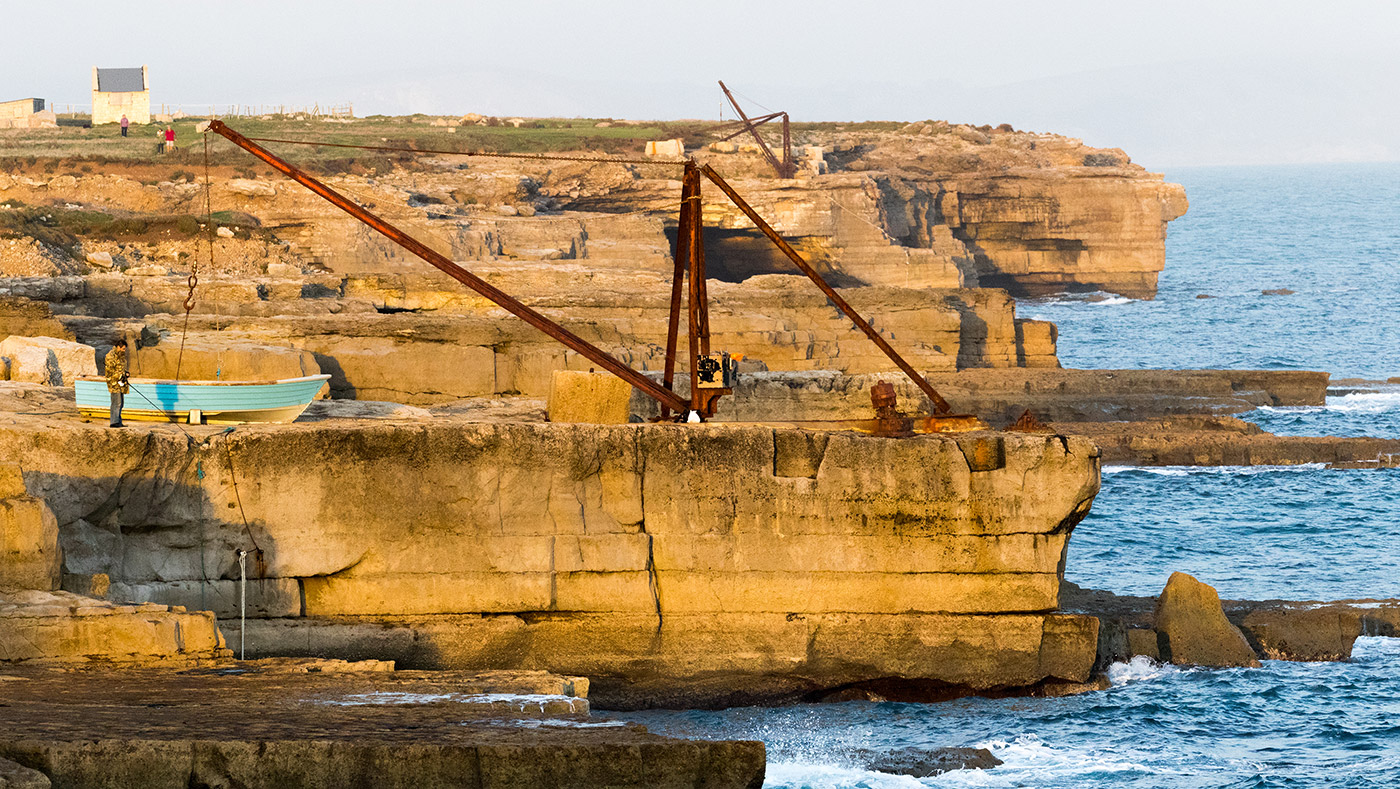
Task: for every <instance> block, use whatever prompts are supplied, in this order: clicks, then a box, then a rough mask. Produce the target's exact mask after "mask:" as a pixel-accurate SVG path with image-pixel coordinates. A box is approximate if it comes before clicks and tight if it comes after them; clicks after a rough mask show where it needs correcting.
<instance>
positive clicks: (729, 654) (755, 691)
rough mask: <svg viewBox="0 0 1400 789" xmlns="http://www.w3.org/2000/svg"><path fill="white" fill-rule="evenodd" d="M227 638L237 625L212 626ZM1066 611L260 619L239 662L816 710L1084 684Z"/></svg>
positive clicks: (1084, 658)
mask: <svg viewBox="0 0 1400 789" xmlns="http://www.w3.org/2000/svg"><path fill="white" fill-rule="evenodd" d="M225 627H226V636H227V637H229V638H236V637H237V636H236V633H237V630H236V628H237V623H236V622H228V623H225ZM1097 639H1098V620H1097V619H1095V618H1093V617H1091V616H1082V615H1074V614H1004V615H952V614H883V615H871V614H827V615H799V614H756V613H747V614H726V615H715V614H708V613H707V614H698V615H697V614H688V615H668V616H666V617H665V618H664V619H663V621H662V622H661V624H660V626H658V623H657V620H656V618H655V617H652V616H646V615H630V616H628V615H618V614H534V615H496V616H437V617H402V618H399V617H395V618H386V617H376V618H368V617H341V618H336V619H333V620H331V619H305V618H298V619H267V620H256V621H250V622H249V623H248V643H249V644H250V645H252V649H253V651H252V652H250V656H262V655H306V656H333V657H339V658H344V659H352V660H353V659H362V658H364V657H368V656H371V655H372V656H377V657H389V658H391V659H393V660H395V661H396V662H397V663H398V664H399V665H400V666H404V667H410V668H452V669H462V670H472V669H479V668H482V667H500V668H523V667H530V668H542V669H545V670H550V671H559V670H563V669H562V667H564V666H569V667H571V668H570V669H569V670H570V671H577V672H578V673H582V674H585V675H587V676H588V677H590V680H591V691H590V693H591V698H592V700H593V702H594V704H596V705H597V706H599V707H600V708H606V709H638V708H646V707H670V708H720V707H732V706H746V705H754V704H780V703H791V702H798V701H817V700H823V699H825V698H827V697H828V696H829V695H830V694H831V693H832V692H833V691H839V690H842V689H846V688H857V687H858V688H864V687H870V688H878V690H879V693H880V695H881V696H882V697H884V698H889V699H893V700H919V701H932V700H938V699H945V698H955V697H958V696H965V695H970V694H993V695H995V694H1001V693H1006V694H1014V693H1017V692H1034V690H1035V688H1036V687H1037V686H1038V685H1040V684H1042V683H1046V682H1050V683H1083V682H1086V681H1088V680H1089V679H1090V676H1091V669H1092V668H1093V664H1094V651H1095V645H1096V643H1097Z"/></svg>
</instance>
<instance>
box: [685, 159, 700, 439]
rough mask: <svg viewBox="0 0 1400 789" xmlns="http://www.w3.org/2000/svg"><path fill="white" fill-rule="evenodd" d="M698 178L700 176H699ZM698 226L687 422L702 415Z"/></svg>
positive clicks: (690, 256)
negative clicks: (697, 415) (699, 414)
mask: <svg viewBox="0 0 1400 789" xmlns="http://www.w3.org/2000/svg"><path fill="white" fill-rule="evenodd" d="M686 169H687V171H689V169H690V168H686ZM697 178H698V176H697ZM699 185H700V184H699V181H698V180H697V181H696V187H697V188H696V190H695V193H694V194H692V199H693V201H694V202H695V203H697V204H698V203H699V201H700V196H699V189H698V187H699ZM696 213H698V212H696V211H694V210H692V211H691V216H692V217H694V216H695V214H696ZM698 224H699V223H698V222H695V221H692V222H691V224H690V228H688V229H689V231H690V234H691V235H690V244H689V247H688V249H687V250H686V253H687V254H686V258H687V260H686V264H687V267H688V268H689V269H690V304H689V307H690V309H689V318H690V324H689V327H690V411H691V413H690V414H687V415H686V420H687V421H689V420H691V419H694V418H695V416H694V415H695V414H698V413H700V258H699V256H698V255H697V252H698V251H699V250H697V249H696V248H695V238H696V233H695V226H696V225H698Z"/></svg>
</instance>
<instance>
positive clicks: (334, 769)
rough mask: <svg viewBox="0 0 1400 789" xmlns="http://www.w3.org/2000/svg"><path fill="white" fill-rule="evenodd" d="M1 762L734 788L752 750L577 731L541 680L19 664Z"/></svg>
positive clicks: (149, 775)
mask: <svg viewBox="0 0 1400 789" xmlns="http://www.w3.org/2000/svg"><path fill="white" fill-rule="evenodd" d="M0 680H3V681H0V704H3V706H4V710H5V716H4V718H3V719H0V759H9V760H11V761H13V762H16V763H18V764H20V765H23V766H24V767H26V768H29V769H32V770H35V771H38V772H39V773H42V774H43V775H44V776H46V777H47V779H48V780H49V781H50V782H51V783H52V785H53V786H58V787H75V788H76V789H88V788H89V787H92V788H93V789H96V788H97V787H104V788H105V787H122V789H146V788H147V787H149V788H150V789H166V787H169V789H184V787H189V786H242V787H248V788H249V789H260V788H261V787H266V788H267V789H274V788H280V787H286V786H345V787H366V788H368V787H375V788H376V789H377V788H378V787H404V788H405V789H409V788H413V789H417V788H418V787H463V788H464V789H487V788H488V787H516V786H538V787H597V786H616V787H674V788H675V789H681V788H682V787H734V788H735V789H757V787H759V786H761V785H762V783H763V776H764V769H765V765H764V761H765V756H764V747H763V743H761V742H742V741H686V740H677V739H672V738H667V737H660V736H657V735H653V734H650V733H648V732H647V731H646V729H645V728H644V727H641V726H635V725H627V724H623V723H616V724H615V723H612V722H591V721H589V720H588V717H587V709H588V707H587V701H586V700H585V699H583V698H581V697H575V696H572V695H566V694H572V693H575V692H579V685H578V683H577V681H575V679H574V678H567V677H557V676H555V677H551V676H548V675H542V674H539V673H534V674H522V675H517V676H510V675H503V674H497V675H493V676H489V677H485V678H483V677H480V676H477V675H471V674H462V673H457V672H432V673H430V674H425V673H421V672H380V671H374V672H369V673H357V672H349V673H335V674H325V673H285V672H275V671H266V670H262V669H260V668H259V667H257V666H251V667H247V668H239V667H237V666H234V667H225V668H223V669H221V670H217V671H216V670H206V671H185V672H169V671H126V672H112V671H100V672H99V671H78V672H72V671H68V672H54V671H23V672H15V671H10V672H6V673H5V674H3V675H0Z"/></svg>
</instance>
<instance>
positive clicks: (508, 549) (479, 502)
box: [0, 414, 1099, 706]
mask: <svg viewBox="0 0 1400 789" xmlns="http://www.w3.org/2000/svg"><path fill="white" fill-rule="evenodd" d="M187 430H188V431H189V433H190V438H187V437H186V435H184V434H183V433H181V432H179V431H177V430H174V429H172V428H171V427H169V426H142V427H137V428H132V429H129V430H127V431H110V430H106V429H103V428H101V427H97V426H89V425H83V424H80V423H77V422H76V421H73V420H63V419H57V418H52V417H41V416H30V415H24V414H11V415H8V416H6V417H5V418H4V419H0V461H4V460H11V461H17V462H22V463H23V465H24V474H25V480H26V482H27V483H28V485H29V489H30V491H31V492H33V493H34V494H36V495H40V496H42V497H43V498H45V499H46V500H47V501H48V503H49V506H50V507H51V508H52V509H53V511H54V513H55V516H56V518H57V521H58V523H59V532H60V539H61V540H62V541H63V542H64V548H65V557H66V558H65V567H64V570H65V573H66V576H65V577H67V578H75V577H76V578H81V577H82V576H84V575H96V574H104V573H105V574H107V575H108V576H109V577H110V579H111V582H112V585H113V588H119V589H123V590H126V592H127V593H131V592H132V591H135V590H142V589H144V590H161V592H162V597H161V599H162V601H164V602H175V601H176V600H178V599H180V595H186V596H187V598H188V599H186V600H185V601H184V603H182V604H188V605H189V606H191V607H195V606H198V605H200V602H201V600H202V599H205V600H207V599H208V598H211V597H214V596H215V595H225V596H226V595H228V594H229V593H230V592H231V591H232V588H233V587H232V584H231V581H233V580H234V579H236V578H237V577H238V569H237V562H236V556H235V551H236V550H238V549H240V548H242V549H252V548H254V547H255V546H256V547H257V548H260V549H261V550H262V555H261V557H260V562H252V563H251V564H250V567H252V568H253V569H252V570H251V572H252V574H253V575H254V576H255V577H257V580H254V581H251V582H250V583H249V584H248V587H249V588H250V589H258V588H261V589H264V590H272V591H263V592H261V594H263V595H264V596H263V597H262V598H260V599H261V606H254V608H253V610H252V611H251V612H250V613H251V614H253V615H254V616H267V615H269V614H273V613H276V614H278V615H279V617H280V618H278V619H277V620H276V622H277V627H279V628H284V629H283V630H280V631H278V632H279V635H278V637H277V638H276V639H275V640H273V641H271V643H275V644H276V646H270V644H269V642H263V645H261V646H260V645H259V639H260V638H262V637H264V636H267V637H268V638H269V639H270V638H271V636H270V635H268V634H270V633H271V632H272V631H271V630H268V628H269V627H272V625H265V626H264V625H259V626H256V627H250V628H249V633H248V636H249V638H248V642H249V646H250V647H251V648H252V649H254V650H255V651H258V654H275V653H277V652H278V651H282V650H284V649H285V650H287V651H290V652H292V653H293V654H321V655H325V656H332V657H348V656H351V655H353V656H354V657H362V658H368V657H381V658H392V659H404V656H402V655H400V654H399V653H398V652H395V651H394V650H393V649H391V648H390V647H389V646H388V645H386V644H384V643H382V642H380V641H377V640H376V639H375V638H374V637H368V638H366V637H364V635H363V634H364V633H365V632H366V630H365V629H366V628H368V629H369V631H370V632H371V633H376V632H389V631H394V630H395V628H404V630H400V631H398V632H399V633H400V636H401V635H404V634H411V640H412V641H413V642H414V644H415V645H414V646H413V647H412V649H411V650H410V655H411V657H410V658H409V659H408V660H407V661H406V665H412V666H421V667H460V668H474V669H484V668H506V667H511V668H515V667H519V668H549V669H551V670H555V671H559V672H562V673H568V674H581V675H585V676H591V677H596V678H597V679H598V680H599V682H600V687H604V686H607V685H608V683H609V682H611V683H614V684H615V685H616V687H618V688H620V689H622V690H619V692H618V694H617V696H618V699H619V701H618V702H617V703H619V704H622V705H628V706H635V705H643V704H651V703H660V702H659V700H658V699H659V697H658V695H657V694H661V693H662V692H663V691H664V692H665V693H666V694H669V697H671V698H676V697H678V695H677V694H679V695H681V696H683V695H684V694H685V692H686V691H685V690H684V689H682V690H680V691H676V690H675V688H676V687H682V688H684V687H685V686H686V685H687V684H693V685H694V686H695V687H696V688H700V687H701V686H702V685H703V684H704V683H705V682H708V681H710V680H713V679H714V678H716V677H725V678H731V679H733V680H734V681H735V682H736V683H740V684H743V683H750V682H752V683H754V684H755V686H756V687H758V688H759V689H758V690H756V691H753V693H754V695H755V697H757V696H765V695H766V696H776V695H784V694H786V695H791V688H794V687H795V688H798V689H799V690H800V694H799V695H803V696H805V695H808V694H810V693H813V692H819V691H822V690H825V689H833V688H839V687H843V686H847V685H851V684H852V683H860V682H866V681H873V680H879V679H883V678H892V679H900V680H928V681H929V682H935V683H945V684H949V685H958V686H965V687H967V688H970V689H990V688H1009V687H1023V686H1033V685H1036V684H1037V683H1040V682H1042V681H1046V680H1056V681H1068V682H1082V681H1084V680H1086V679H1087V678H1088V672H1089V669H1090V666H1091V665H1092V663H1093V654H1094V643H1095V640H1096V629H1095V627H1094V626H1095V625H1096V622H1095V621H1094V620H1093V619H1092V618H1088V617H1081V616H1068V617H1066V616H1061V615H1058V614H1054V613H1052V612H1053V611H1054V610H1055V609H1056V607H1057V605H1058V589H1059V587H1058V584H1059V578H1060V575H1061V572H1062V568H1063V562H1064V555H1065V547H1066V545H1067V542H1068V539H1069V536H1070V533H1071V532H1072V530H1073V528H1074V526H1075V525H1076V524H1077V523H1078V522H1079V520H1080V519H1082V518H1083V517H1084V515H1085V514H1087V512H1088V509H1089V506H1090V503H1091V502H1092V499H1093V496H1094V495H1095V493H1096V492H1097V490H1098V472H1099V468H1098V464H1099V461H1098V455H1097V450H1096V449H1095V448H1094V447H1093V445H1092V444H1090V443H1089V442H1088V441H1086V440H1083V439H1078V438H1066V437H1063V436H1054V435H1040V434H1035V435H1032V434H1015V433H992V432H987V433H969V434H959V435H956V436H924V437H915V438H910V439H883V438H875V437H870V436H861V435H857V434H815V433H805V432H802V431H796V430H777V429H772V428H764V427H753V426H736V425H728V426H726V425H690V426H685V425H606V426H605V425H562V424H486V423H461V422H456V423H452V422H412V421H409V422H393V423H382V422H381V423H373V422H366V421H348V420H347V421H341V420H327V421H324V422H319V423H315V424H307V425H302V424H296V425H289V426H279V427H240V428H238V429H237V430H235V431H234V432H233V433H229V434H224V433H221V432H220V431H218V430H217V429H211V428H204V427H199V426H191V427H189V428H187ZM206 439H207V441H206ZM201 472H202V475H201ZM235 481H236V483H237V492H235V488H234V484H235ZM245 517H246V520H247V523H246V525H245V523H244V520H243V519H244V518H245ZM264 579H265V580H264ZM278 590H280V591H278ZM268 595H271V596H270V597H269V596H268ZM327 620H335V622H336V623H337V624H335V625H334V626H332V625H329V624H324V621H327ZM344 622H350V623H351V624H353V625H355V626H354V627H350V628H348V629H340V630H339V631H338V632H336V628H342V623H344ZM404 622H408V623H409V624H407V625H404V624H402V623H404ZM323 628H329V629H323ZM298 631H303V632H305V633H306V635H304V636H303V635H302V634H301V633H299V632H298ZM327 633H333V635H330V636H326V637H324V638H322V636H325V635H326V634H327ZM313 634H314V636H313ZM396 637H398V636H396ZM316 638H319V639H320V640H319V644H318V645H317V646H316V647H315V649H314V650H313V649H311V648H309V647H308V648H307V649H306V650H300V649H298V650H296V651H292V650H293V647H294V645H296V644H297V643H298V640H299V639H300V640H302V641H304V642H305V643H307V644H310V643H312V641H313V640H314V639H316ZM736 644H743V645H746V646H745V647H744V648H743V649H737V648H735V645H736ZM654 679H658V680H664V682H658V683H653V684H651V685H648V683H650V682H651V681H652V680H654ZM784 683H786V684H784ZM633 686H636V687H640V688H642V690H639V691H637V692H636V693H631V694H630V695H629V693H628V692H624V691H625V690H626V689H627V688H630V687H633ZM769 686H771V687H769ZM775 687H777V688H781V689H782V691H781V693H775V692H774V691H773V689H772V688H775ZM647 688H650V690H648V689H647ZM710 697H711V696H710V692H709V691H705V692H703V693H702V692H699V691H697V692H696V694H695V700H696V702H697V703H698V702H703V701H704V699H707V698H710ZM705 703H712V704H713V703H723V700H719V701H710V702H705Z"/></svg>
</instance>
